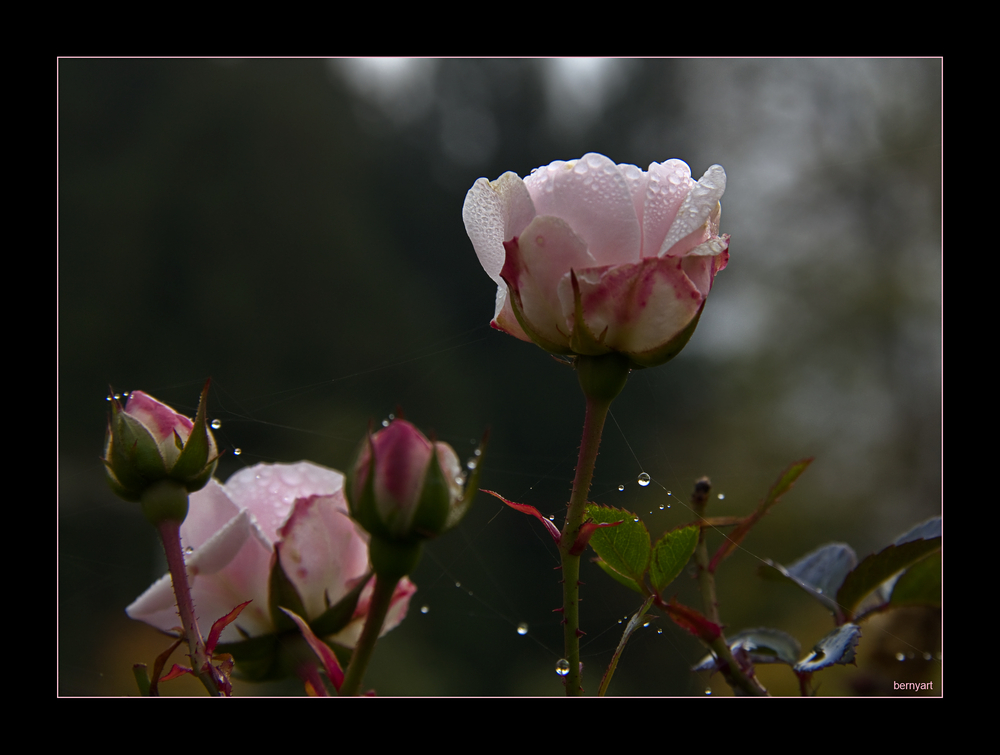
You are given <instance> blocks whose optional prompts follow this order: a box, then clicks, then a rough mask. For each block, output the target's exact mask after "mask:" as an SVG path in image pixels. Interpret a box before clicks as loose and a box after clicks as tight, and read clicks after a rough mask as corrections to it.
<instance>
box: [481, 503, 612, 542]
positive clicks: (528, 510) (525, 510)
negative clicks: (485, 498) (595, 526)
mask: <svg viewBox="0 0 1000 755" xmlns="http://www.w3.org/2000/svg"><path fill="white" fill-rule="evenodd" d="M481 492H483V493H489V494H490V495H491V496H493V497H494V498H499V499H500V500H501V501H503V502H504V503H506V504H507V505H508V506H510V507H511V508H512V509H517V510H518V511H520V512H521V513H522V514H528V515H529V516H533V517H535V518H536V519H537V520H538V521H540V522H541V523H542V524H544V525H545V529H547V530H548V531H549V534H550V535H552V539H553V540H555V541H556V544H558V543H559V537H560V533H559V528H558V527H556V526H555V525H554V524H553V523H552V522H551V521H549V520H548V519H546V518H545V517H544V516H543V515H542V512H541V511H539V510H538V509H536V508H535V507H534V506H529V505H528V504H526V503H513V502H512V501H508V500H507V499H506V498H504V497H503V496H502V495H500V494H499V493H494V492H493V491H492V490H481ZM590 534H593V532H591V533H590ZM588 539H589V535H588ZM574 547H575V546H574ZM584 547H586V543H584ZM580 552H582V549H581V551H580Z"/></svg>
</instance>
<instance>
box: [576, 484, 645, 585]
mask: <svg viewBox="0 0 1000 755" xmlns="http://www.w3.org/2000/svg"><path fill="white" fill-rule="evenodd" d="M587 516H588V517H589V518H590V519H592V520H593V521H595V522H598V523H600V524H604V523H608V522H622V523H621V524H620V525H619V526H617V527H601V528H600V529H598V530H597V531H596V532H595V533H594V534H593V536H592V537H591V538H590V545H591V547H592V548H593V549H594V550H595V551H597V555H598V556H600V557H601V559H602V560H603V561H604V562H605V563H606V564H607V565H608V566H610V567H611V568H612V569H613V570H614V571H616V572H618V573H619V574H621V575H623V576H625V577H627V578H629V579H631V580H632V581H634V582H636V583H637V585H641V584H643V581H644V576H645V574H646V568H647V567H648V566H649V553H650V548H649V532H648V531H647V530H646V525H645V524H643V523H642V522H641V521H640V520H639V517H637V516H636V515H635V514H633V513H632V512H631V511H625V510H624V509H616V508H612V507H610V506H598V505H597V504H596V503H588V504H587ZM605 571H607V569H605ZM640 592H642V590H641V589H640Z"/></svg>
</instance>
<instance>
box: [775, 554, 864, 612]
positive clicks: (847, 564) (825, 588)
mask: <svg viewBox="0 0 1000 755" xmlns="http://www.w3.org/2000/svg"><path fill="white" fill-rule="evenodd" d="M857 563H858V557H857V556H856V555H855V553H854V549H853V548H851V546H849V545H847V544H845V543H828V544H826V545H824V546H822V547H820V548H817V549H816V550H814V551H812V552H811V553H808V554H806V555H805V556H803V557H802V558H800V559H799V560H798V561H796V562H795V563H794V564H792V565H791V566H788V567H785V566H782V565H781V564H776V563H774V562H773V561H770V560H765V564H766V565H765V566H761V567H760V569H759V571H758V573H759V574H760V576H761V577H763V578H765V579H770V580H777V581H787V582H791V583H792V584H794V585H795V586H797V587H799V588H801V589H802V590H804V591H805V592H806V593H808V594H809V595H811V596H812V597H813V598H815V599H816V600H818V601H819V602H820V603H822V604H823V605H824V606H826V607H827V608H828V609H830V611H832V612H833V613H835V614H837V613H838V612H839V610H840V608H839V606H838V605H837V602H836V601H835V600H834V599H833V596H835V595H836V594H837V590H839V589H840V586H841V585H842V584H843V582H844V578H845V577H846V576H847V574H848V573H849V572H850V571H851V569H853V568H854V567H855V566H857Z"/></svg>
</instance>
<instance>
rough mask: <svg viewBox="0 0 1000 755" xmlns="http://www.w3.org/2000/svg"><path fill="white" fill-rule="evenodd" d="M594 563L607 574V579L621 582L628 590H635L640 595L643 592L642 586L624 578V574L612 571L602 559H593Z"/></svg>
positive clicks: (629, 578)
mask: <svg viewBox="0 0 1000 755" xmlns="http://www.w3.org/2000/svg"><path fill="white" fill-rule="evenodd" d="M594 561H595V563H596V564H597V565H598V566H600V567H601V568H602V569H604V571H605V572H607V574H608V576H609V577H611V578H612V579H613V580H615V581H616V582H621V583H622V584H623V585H625V586H626V587H627V588H629V589H630V590H635V591H636V592H637V593H639V594H640V595H641V594H642V593H643V592H644V591H643V589H642V585H640V584H639V583H638V582H636V581H635V580H634V579H632V578H631V577H626V576H625V575H624V574H619V573H618V572H616V571H615V570H614V569H612V568H611V567H610V566H608V565H607V563H605V562H604V560H603V559H601V558H597V559H594Z"/></svg>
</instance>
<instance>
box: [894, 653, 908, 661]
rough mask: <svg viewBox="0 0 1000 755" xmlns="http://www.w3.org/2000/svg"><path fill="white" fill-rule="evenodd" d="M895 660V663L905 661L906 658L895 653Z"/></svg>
mask: <svg viewBox="0 0 1000 755" xmlns="http://www.w3.org/2000/svg"><path fill="white" fill-rule="evenodd" d="M896 660H897V661H905V660H906V656H905V655H903V654H902V653H896Z"/></svg>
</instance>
